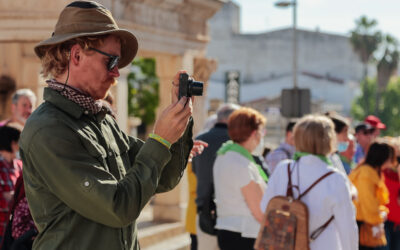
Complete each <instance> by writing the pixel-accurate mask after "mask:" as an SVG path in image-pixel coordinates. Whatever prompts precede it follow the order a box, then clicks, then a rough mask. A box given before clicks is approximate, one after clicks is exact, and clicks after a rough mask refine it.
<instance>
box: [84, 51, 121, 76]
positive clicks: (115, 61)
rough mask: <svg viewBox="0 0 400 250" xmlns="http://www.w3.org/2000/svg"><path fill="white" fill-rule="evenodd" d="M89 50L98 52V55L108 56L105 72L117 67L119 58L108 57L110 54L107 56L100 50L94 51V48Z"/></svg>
mask: <svg viewBox="0 0 400 250" xmlns="http://www.w3.org/2000/svg"><path fill="white" fill-rule="evenodd" d="M89 49H90V50H94V51H96V52H98V53H100V54H102V55H105V56H108V58H109V60H108V63H107V70H108V71H112V70H113V69H114V68H115V66H117V65H118V63H119V59H120V57H119V56H114V55H110V54H108V53H106V52H104V51H101V50H98V49H95V48H89Z"/></svg>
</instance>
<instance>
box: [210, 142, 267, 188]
mask: <svg viewBox="0 0 400 250" xmlns="http://www.w3.org/2000/svg"><path fill="white" fill-rule="evenodd" d="M228 151H234V152H237V153H239V154H241V155H242V156H244V157H246V158H247V159H248V160H249V161H251V162H252V163H254V164H255V165H256V166H257V169H258V172H259V173H260V175H261V177H262V178H263V180H264V181H265V182H266V183H267V182H268V176H267V175H266V174H265V172H264V170H263V169H262V167H261V166H260V165H258V164H257V163H256V161H255V160H254V158H253V156H252V155H251V154H250V152H249V151H247V149H245V148H244V147H242V146H240V145H239V144H237V143H234V142H233V141H227V142H225V143H224V144H223V145H222V146H221V148H220V149H219V150H218V152H217V154H218V155H224V154H225V153H226V152H228Z"/></svg>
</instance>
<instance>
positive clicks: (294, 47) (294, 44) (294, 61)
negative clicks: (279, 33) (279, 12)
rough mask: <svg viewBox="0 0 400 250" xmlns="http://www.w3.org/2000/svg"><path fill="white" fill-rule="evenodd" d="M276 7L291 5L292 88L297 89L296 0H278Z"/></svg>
mask: <svg viewBox="0 0 400 250" xmlns="http://www.w3.org/2000/svg"><path fill="white" fill-rule="evenodd" d="M275 6H277V7H289V6H292V7H293V62H292V63H293V65H292V71H293V88H294V89H297V29H296V27H297V10H296V9H297V1H296V0H292V1H279V2H276V3H275Z"/></svg>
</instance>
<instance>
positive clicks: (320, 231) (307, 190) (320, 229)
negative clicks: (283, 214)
mask: <svg viewBox="0 0 400 250" xmlns="http://www.w3.org/2000/svg"><path fill="white" fill-rule="evenodd" d="M333 173H334V172H333V171H330V172H328V173H326V174H324V175H323V176H321V177H320V178H319V179H318V180H316V181H315V182H314V183H313V184H311V186H310V187H308V188H307V189H306V191H304V192H303V193H302V194H300V195H299V198H298V199H299V200H300V199H301V198H302V197H303V196H305V195H306V194H307V193H308V192H309V191H310V190H311V189H312V188H313V187H315V185H317V184H318V183H319V182H320V181H322V180H323V179H325V178H326V177H328V176H329V175H331V174H333ZM334 218H335V217H334V216H333V215H332V216H331V218H329V220H328V221H327V222H325V223H324V224H323V225H322V226H320V227H319V228H317V229H315V230H314V232H312V233H311V235H310V240H311V241H314V240H315V239H316V238H318V236H319V235H320V234H321V233H322V232H323V231H324V230H325V228H327V227H328V226H329V224H330V223H331V222H332V221H333V219H334Z"/></svg>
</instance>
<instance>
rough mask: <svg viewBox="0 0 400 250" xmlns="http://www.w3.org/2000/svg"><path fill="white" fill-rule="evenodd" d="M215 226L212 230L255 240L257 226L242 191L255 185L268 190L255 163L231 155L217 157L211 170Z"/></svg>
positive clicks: (258, 226) (258, 227)
mask: <svg viewBox="0 0 400 250" xmlns="http://www.w3.org/2000/svg"><path fill="white" fill-rule="evenodd" d="M213 174H214V175H213V176H214V187H215V198H216V204H217V224H216V226H215V228H217V229H223V230H228V231H232V232H238V233H241V235H242V237H245V238H257V235H258V231H259V230H260V223H259V222H258V221H257V220H256V219H255V218H254V217H253V215H252V214H251V211H250V209H249V207H248V206H247V203H246V201H245V199H244V197H243V195H242V192H241V188H242V187H244V186H246V185H247V184H249V183H250V181H254V182H256V183H257V184H259V185H260V186H261V187H262V188H263V189H265V187H266V186H267V185H266V184H265V182H264V180H263V179H262V177H261V176H260V174H259V172H258V169H257V167H256V165H255V164H254V163H252V162H251V161H249V160H248V159H247V158H246V157H244V156H242V155H241V154H239V153H237V152H233V151H229V152H227V153H226V154H224V155H219V156H218V157H217V159H216V160H215V163H214V167H213Z"/></svg>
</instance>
